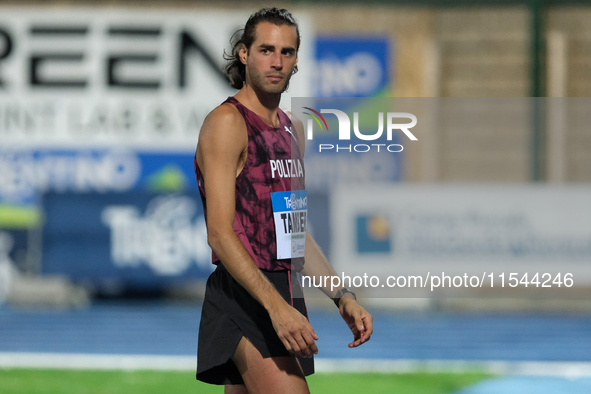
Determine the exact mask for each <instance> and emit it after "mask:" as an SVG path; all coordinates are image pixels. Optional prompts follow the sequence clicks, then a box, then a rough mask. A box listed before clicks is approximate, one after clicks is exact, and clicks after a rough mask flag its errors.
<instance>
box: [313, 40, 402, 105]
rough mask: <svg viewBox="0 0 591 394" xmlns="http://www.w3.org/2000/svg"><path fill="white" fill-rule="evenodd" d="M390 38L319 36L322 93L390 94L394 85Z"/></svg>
mask: <svg viewBox="0 0 591 394" xmlns="http://www.w3.org/2000/svg"><path fill="white" fill-rule="evenodd" d="M390 54H391V49H390V40H389V39H388V38H385V37H343V36H335V37H318V38H317V39H316V56H315V58H316V62H317V73H316V74H315V77H316V80H315V81H314V83H313V85H312V86H313V88H314V89H315V92H314V95H315V96H318V97H367V96H383V95H387V94H385V93H387V90H388V88H389V86H390V83H391V80H390V64H391V60H390V59H391V57H390Z"/></svg>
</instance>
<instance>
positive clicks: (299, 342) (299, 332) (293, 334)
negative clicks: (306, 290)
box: [269, 304, 318, 357]
mask: <svg viewBox="0 0 591 394" xmlns="http://www.w3.org/2000/svg"><path fill="white" fill-rule="evenodd" d="M269 315H270V316H271V321H272V323H273V328H274V329H275V332H277V336H279V339H281V342H283V345H285V348H286V349H287V350H288V351H289V352H291V353H293V354H295V355H297V356H300V357H312V356H313V355H314V354H318V347H316V343H315V342H314V341H317V340H318V337H317V336H316V333H315V332H314V329H313V328H312V326H311V325H310V323H309V322H308V319H306V317H305V316H304V315H302V314H301V313H300V312H299V311H298V310H297V309H295V308H293V307H292V306H290V305H288V304H284V306H280V307H278V308H277V309H275V310H274V311H272V312H269Z"/></svg>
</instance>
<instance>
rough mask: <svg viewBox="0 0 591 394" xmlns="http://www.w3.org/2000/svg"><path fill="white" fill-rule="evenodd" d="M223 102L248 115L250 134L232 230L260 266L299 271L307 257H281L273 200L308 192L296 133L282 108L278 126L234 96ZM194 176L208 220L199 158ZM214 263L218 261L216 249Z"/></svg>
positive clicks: (237, 191)
mask: <svg viewBox="0 0 591 394" xmlns="http://www.w3.org/2000/svg"><path fill="white" fill-rule="evenodd" d="M224 103H231V104H233V105H235V106H236V108H237V109H238V111H239V112H240V114H241V115H242V117H243V118H244V122H245V123H246V130H247V133H248V154H247V157H246V162H245V163H244V168H243V169H242V171H241V172H240V174H239V175H238V176H237V177H236V215H235V217H234V232H235V233H236V235H237V236H238V238H239V239H240V241H241V242H242V244H243V245H244V247H245V248H246V250H247V251H248V253H249V254H250V255H251V256H252V258H253V260H254V262H255V263H256V265H257V266H258V267H259V268H261V269H265V270H270V271H277V270H285V269H292V270H295V271H301V270H302V268H303V267H304V258H303V257H300V258H289V259H278V258H277V243H276V235H275V222H274V216H273V207H272V202H271V193H274V192H284V191H291V190H305V180H304V179H305V174H304V160H303V157H302V152H301V149H300V142H299V139H298V136H297V133H296V131H295V129H294V127H293V125H292V123H291V120H290V119H289V117H288V116H287V115H286V114H285V113H284V112H283V111H281V109H279V111H278V115H279V120H280V122H281V125H280V127H277V128H274V127H271V126H269V125H267V124H266V123H265V122H264V121H263V120H262V119H261V118H260V117H259V116H258V115H257V114H255V113H254V112H252V111H251V110H249V109H248V108H246V107H245V106H244V105H242V104H241V103H240V102H239V101H238V100H236V99H235V98H234V97H229V98H228V99H227V100H226V101H225V102H224ZM195 174H196V176H197V183H198V185H199V193H200V195H201V201H202V202H203V209H204V211H205V219H206V222H207V202H206V200H207V198H206V195H205V187H204V185H203V176H202V174H201V171H200V170H199V166H198V165H197V160H195ZM290 225H291V224H290ZM212 261H213V263H214V264H217V263H218V262H219V261H220V260H219V258H218V257H217V256H216V254H215V253H213V252H212Z"/></svg>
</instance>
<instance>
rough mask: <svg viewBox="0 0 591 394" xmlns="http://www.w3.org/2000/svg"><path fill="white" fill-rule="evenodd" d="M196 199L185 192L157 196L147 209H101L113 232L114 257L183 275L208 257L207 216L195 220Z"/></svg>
mask: <svg viewBox="0 0 591 394" xmlns="http://www.w3.org/2000/svg"><path fill="white" fill-rule="evenodd" d="M196 211H197V206H196V204H195V201H194V200H193V199H191V198H188V197H182V196H162V197H156V198H155V199H153V200H152V201H150V203H149V204H148V206H147V208H146V211H145V212H144V213H142V212H140V210H139V209H138V208H137V207H135V206H131V205H110V206H107V207H105V208H104V209H103V211H102V215H101V218H102V221H103V223H104V224H105V225H106V226H107V227H108V228H109V229H110V232H111V245H110V246H111V259H112V261H113V263H114V264H115V266H117V267H119V268H125V267H128V268H134V267H139V266H140V265H142V264H145V265H147V266H148V267H150V268H151V269H152V270H153V271H154V273H156V274H157V275H180V274H182V273H183V272H185V271H186V270H187V268H188V267H189V266H190V265H191V264H193V262H197V264H198V265H199V262H204V265H205V266H203V267H201V268H203V269H209V268H210V267H211V265H210V263H209V262H208V261H207V260H208V257H209V254H210V250H209V247H208V245H207V229H206V227H205V218H204V217H203V216H199V217H198V218H197V219H195V220H192V218H193V217H194V216H195V213H196Z"/></svg>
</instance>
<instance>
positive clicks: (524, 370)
mask: <svg viewBox="0 0 591 394" xmlns="http://www.w3.org/2000/svg"><path fill="white" fill-rule="evenodd" d="M315 363H316V371H317V372H347V373H354V372H360V373H367V372H383V373H409V372H448V373H462V372H470V371H483V372H488V373H492V374H500V375H528V376H561V377H584V376H591V362H546V361H473V360H379V359H331V358H316V360H315ZM0 368H4V369H6V368H49V369H97V370H141V369H151V370H170V371H195V369H196V357H195V356H157V355H128V354H124V355H123V354H122V355H118V354H75V353H9V352H0Z"/></svg>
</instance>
